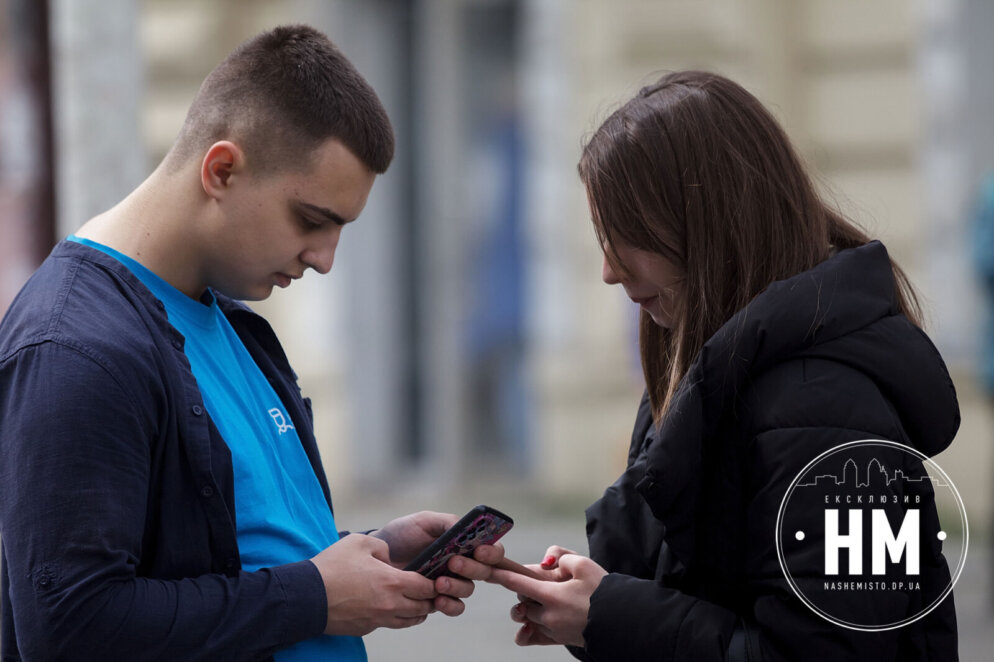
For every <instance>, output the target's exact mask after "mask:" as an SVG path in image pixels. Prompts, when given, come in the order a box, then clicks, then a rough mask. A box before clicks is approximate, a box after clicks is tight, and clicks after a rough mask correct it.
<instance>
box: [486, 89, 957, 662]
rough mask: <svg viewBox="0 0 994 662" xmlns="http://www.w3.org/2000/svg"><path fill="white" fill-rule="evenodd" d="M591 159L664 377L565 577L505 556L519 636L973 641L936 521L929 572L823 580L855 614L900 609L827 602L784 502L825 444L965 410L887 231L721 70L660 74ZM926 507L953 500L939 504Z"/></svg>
mask: <svg viewBox="0 0 994 662" xmlns="http://www.w3.org/2000/svg"><path fill="white" fill-rule="evenodd" d="M579 171H580V177H581V179H582V180H583V183H584V185H585V187H586V190H587V196H588V200H589V203H590V209H591V215H592V218H593V223H594V228H595V230H596V234H597V238H598V239H599V241H600V243H601V247H602V249H603V251H604V265H603V279H604V281H605V282H606V283H608V284H610V285H621V286H622V287H623V288H624V289H625V292H626V294H628V296H629V297H630V298H631V299H632V300H633V301H635V302H636V303H638V304H639V305H640V306H641V311H642V312H641V322H640V338H639V345H640V350H641V355H642V366H643V371H644V375H645V383H646V394H645V396H644V398H643V400H642V403H641V405H640V407H639V411H638V415H637V417H636V421H635V430H634V434H633V436H632V443H631V448H630V452H629V457H628V467H627V469H626V471H625V472H624V474H623V475H622V476H621V477H620V478H619V479H618V481H617V482H616V483H615V484H614V485H612V486H611V487H609V488H608V489H607V491H606V492H605V494H604V496H603V498H601V499H600V500H599V501H598V502H596V503H595V504H594V505H592V506H591V507H590V508H589V509H588V510H587V532H588V537H589V543H590V558H586V557H583V556H579V555H577V554H574V553H572V552H569V551H568V550H565V549H562V548H560V547H552V548H550V550H549V553H548V556H547V557H546V559H545V561H544V562H543V563H542V566H541V567H542V568H543V569H544V570H543V572H545V573H546V575H547V577H548V579H550V580H554V581H546V582H543V581H538V580H532V579H528V578H525V577H522V576H520V575H515V574H512V573H509V572H506V571H500V570H497V571H495V572H494V580H495V581H497V582H499V583H501V584H502V585H504V586H506V587H507V588H509V589H511V590H512V591H515V592H517V593H518V594H519V599H520V601H521V602H520V604H518V605H516V606H515V607H514V608H513V609H512V613H511V615H512V618H513V619H514V620H515V621H517V622H519V623H521V624H522V627H521V629H520V630H519V632H518V634H517V642H518V643H519V644H521V645H529V644H551V643H561V644H567V645H569V646H571V650H572V652H573V653H574V654H575V655H576V656H577V657H579V658H581V659H587V660H597V661H604V660H694V661H697V662H700V661H705V662H706V661H709V660H714V661H719V660H720V661H725V660H777V661H779V660H822V659H824V660H842V659H846V660H850V659H857V660H863V659H866V660H874V661H875V662H882V661H883V660H943V661H946V660H955V659H956V657H957V652H956V647H957V641H956V622H955V621H956V619H955V611H954V606H953V601H952V598H951V595H950V596H948V597H947V598H946V599H944V600H935V601H934V604H932V605H931V609H930V610H929V611H928V613H927V614H926V615H924V616H922V617H921V618H917V615H920V614H921V613H923V612H924V611H925V608H926V607H929V606H930V604H929V600H931V597H934V596H937V595H939V594H941V593H942V589H943V587H946V586H949V585H950V573H949V570H948V567H947V564H946V562H945V559H944V558H943V557H942V552H941V546H939V545H938V544H935V543H934V536H933V543H928V542H926V543H923V544H922V546H921V549H920V551H921V553H922V561H921V570H920V571H919V572H918V573H917V574H916V575H915V577H916V578H917V579H918V580H919V582H920V585H919V590H918V592H917V593H916V592H914V591H890V590H887V591H883V590H881V591H877V592H874V591H859V592H853V591H844V592H839V593H838V594H832V595H829V596H827V597H826V598H825V600H826V601H827V602H826V603H825V604H829V605H830V606H831V608H832V609H834V610H835V611H836V613H837V614H838V613H839V612H840V611H841V613H843V614H845V615H846V616H851V619H852V620H851V622H852V623H855V624H857V625H858V624H859V623H864V622H865V623H877V624H880V623H894V624H896V625H895V626H894V627H879V628H876V631H861V629H860V628H859V627H858V626H857V627H844V626H841V625H839V624H837V623H836V622H833V621H832V620H831V619H829V618H825V617H824V615H823V614H819V613H816V612H815V610H813V609H811V608H809V606H808V605H807V604H805V603H804V602H803V601H802V600H801V599H800V597H799V594H798V593H796V592H795V590H792V585H791V584H789V582H788V579H787V577H786V575H785V573H784V571H783V569H782V568H781V564H780V561H779V560H778V548H777V544H776V542H775V541H776V537H777V516H778V509H779V508H780V506H781V502H782V501H783V499H784V495H785V494H786V493H787V491H788V488H789V487H790V485H791V483H792V481H793V479H794V478H795V476H797V475H798V472H800V471H801V470H802V469H803V468H804V467H805V465H807V464H808V463H809V462H810V461H812V460H813V459H815V458H816V457H817V456H819V454H822V453H823V452H825V451H827V450H829V449H832V448H835V447H838V446H839V445H841V444H844V443H846V442H852V441H858V440H864V439H883V440H891V441H893V442H897V443H899V444H902V445H904V446H910V447H913V448H915V449H917V450H918V451H920V452H921V453H923V454H924V455H932V454H934V453H937V452H939V451H941V450H942V449H944V448H945V447H946V446H948V445H949V443H950V442H951V441H952V438H953V435H954V433H955V432H956V429H957V427H958V425H959V410H958V405H957V402H956V395H955V392H954V390H953V387H952V382H951V381H950V379H949V375H948V373H947V371H946V368H945V366H944V364H943V362H942V359H941V358H940V356H939V354H938V352H937V351H936V350H935V348H934V346H933V345H932V344H931V342H930V341H929V340H928V338H927V337H926V336H925V335H924V333H923V332H922V331H921V329H920V326H921V314H920V310H919V307H918V304H917V301H916V299H915V295H914V293H913V291H912V289H911V286H910V284H909V283H908V280H907V279H906V278H905V276H904V274H903V272H902V271H901V270H900V269H899V268H898V266H897V265H896V264H894V263H893V261H891V259H890V258H889V257H888V255H887V252H886V250H885V249H884V247H883V246H882V245H881V244H880V243H879V242H876V241H871V240H870V238H869V237H867V236H866V235H865V234H864V233H863V232H862V231H860V230H859V229H858V228H856V227H855V226H854V225H853V224H852V223H850V222H849V221H847V220H846V219H845V218H843V217H842V216H841V215H840V214H839V213H838V212H837V211H836V210H834V209H832V208H831V207H829V206H828V205H826V204H825V203H824V202H823V201H822V200H821V199H820V198H819V196H818V194H817V193H816V191H815V189H814V187H813V185H812V182H811V180H810V179H809V177H808V175H807V174H806V173H805V170H804V167H803V166H802V164H801V162H800V160H799V159H798V157H797V155H796V154H795V152H794V150H793V148H792V147H791V145H790V143H789V141H788V139H787V137H786V135H785V134H784V132H783V130H782V129H781V128H780V127H779V125H778V124H777V122H776V121H775V120H774V118H773V117H772V116H771V115H770V113H769V112H768V111H767V110H766V109H765V108H763V106H762V105H761V104H760V103H759V101H757V100H756V99H755V98H754V97H753V96H752V95H750V94H749V93H748V92H746V91H745V90H744V89H743V88H742V87H740V86H739V85H737V84H735V83H733V82H732V81H729V80H727V79H725V78H723V77H721V76H718V75H715V74H711V73H702V72H693V71H689V72H681V73H674V74H669V75H666V76H664V77H663V78H661V79H660V80H659V81H658V82H657V83H656V84H654V85H651V86H649V87H646V88H644V89H642V90H641V91H640V92H639V93H638V94H637V95H636V96H635V97H634V98H633V99H631V100H630V101H628V102H627V103H626V104H625V105H624V106H622V107H621V108H620V109H619V110H617V111H616V112H615V113H614V114H612V115H611V116H610V117H609V118H608V119H607V121H606V122H604V124H603V125H602V126H601V127H600V128H599V129H598V130H597V132H596V133H595V134H594V135H593V137H592V138H591V139H590V141H589V143H588V144H587V145H586V147H585V148H584V151H583V155H582V158H581V159H580V164H579ZM904 470H905V471H907V472H912V473H913V472H916V471H917V472H919V474H920V472H921V465H920V461H919V460H913V461H911V462H910V463H909V464H908V465H907V466H905V469H904ZM893 475H896V474H893ZM839 489H843V487H840V488H839ZM899 489H900V486H893V487H888V488H887V490H899ZM929 489H930V488H929ZM887 490H882V491H887ZM904 510H907V509H906V508H904ZM823 511H824V508H822V509H820V510H819V509H817V508H812V509H811V510H810V517H809V518H808V520H807V521H802V522H801V523H800V524H798V527H797V531H798V533H797V540H798V541H800V540H802V538H803V535H802V531H804V530H807V531H811V532H813V531H817V530H819V529H821V528H822V527H827V524H825V521H823V517H824V515H823ZM922 513H923V514H922V520H921V521H922V522H937V519H936V516H935V507H934V503H933V504H932V505H930V506H925V507H923V508H922ZM888 516H890V515H888ZM805 517H807V515H802V520H804V518H805ZM868 517H869V516H868ZM916 517H917V515H916ZM802 524H803V526H802ZM922 526H923V527H925V524H923V525H922ZM792 531H793V529H792ZM850 533H851V532H850ZM826 535H827V534H826ZM940 539H941V538H940ZM811 540H813V538H809V542H810V541H811ZM867 542H868V543H869V541H867ZM799 544H800V543H799ZM825 558H827V555H819V554H810V555H809V556H808V557H803V555H802V557H801V561H800V565H799V566H795V567H794V570H795V577H794V579H795V581H796V583H801V582H808V584H806V585H807V586H808V587H809V588H811V589H812V590H814V589H817V590H821V587H820V585H818V580H819V577H818V575H819V574H824V573H825V569H824V568H823V567H822V561H823V560H824V559H825ZM850 563H852V561H851V560H850ZM849 570H850V571H851V572H855V569H854V567H852V566H850V568H849ZM798 575H802V577H800V578H798ZM853 585H854V586H855V585H856V584H855V583H854V584H853ZM839 586H840V587H841V586H842V584H841V583H840V584H839ZM845 586H846V588H847V589H848V588H849V585H848V584H846V585H845ZM860 586H862V584H860ZM832 587H833V589H834V588H835V584H832ZM827 588H828V583H826V590H827ZM887 588H888V589H889V588H890V586H889V585H888V586H887ZM923 596H924V597H923ZM923 601H924V604H923ZM914 618H917V620H914V621H913V622H906V621H911V620H913V619H914ZM863 629H869V630H872V629H874V628H872V627H871V628H863Z"/></svg>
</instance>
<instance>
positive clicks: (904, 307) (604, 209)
mask: <svg viewBox="0 0 994 662" xmlns="http://www.w3.org/2000/svg"><path fill="white" fill-rule="evenodd" d="M579 171H580V178H581V179H582V180H583V183H584V185H585V187H586V189H587V197H588V200H589V203H590V209H591V216H592V218H593V223H594V228H595V230H596V232H597V237H598V239H599V240H600V242H601V245H602V247H603V248H604V250H605V254H606V256H607V259H608V260H609V261H610V262H611V264H612V267H613V268H615V269H616V270H619V271H620V272H622V273H624V265H623V264H621V263H620V261H619V260H618V257H617V254H616V253H615V251H614V250H613V249H612V246H616V245H622V244H625V245H628V246H633V247H636V248H639V249H642V250H647V251H652V252H655V253H659V254H662V255H663V256H665V257H667V258H668V259H669V260H671V261H672V262H674V263H675V264H676V265H677V266H678V267H680V268H681V269H682V270H683V272H684V273H685V280H684V282H683V284H682V286H683V291H682V296H680V297H679V302H680V303H679V305H680V309H679V310H677V311H675V315H674V320H675V322H674V325H673V327H672V328H669V329H666V328H662V327H659V326H657V325H656V324H655V323H654V322H653V321H652V318H650V317H649V315H648V314H647V313H645V312H642V314H641V319H640V322H639V324H640V329H639V347H640V351H641V355H642V369H643V372H644V374H645V382H646V387H647V389H648V392H649V399H650V402H651V405H652V413H653V418H654V419H655V421H656V423H657V424H658V423H659V421H660V419H661V418H662V416H663V414H664V413H665V411H666V408H667V406H668V404H669V401H670V399H671V398H672V396H673V393H674V391H675V389H676V387H677V384H678V383H679V381H680V379H681V378H682V377H683V375H684V374H685V373H686V371H687V369H688V368H689V367H690V365H691V363H692V362H693V360H694V358H695V357H696V356H697V354H698V353H699V352H700V350H701V347H703V345H704V343H705V342H706V341H707V340H708V338H710V337H711V336H712V335H714V333H715V332H717V331H718V329H719V328H720V327H721V326H722V325H723V324H725V322H727V321H728V320H729V319H730V318H731V317H732V315H734V314H735V313H736V312H737V311H738V310H740V309H741V308H743V307H744V306H745V305H746V304H748V303H749V302H750V301H751V300H752V299H753V298H754V297H755V296H756V295H757V294H759V293H760V292H762V291H763V289H765V288H766V287H767V286H768V285H769V284H770V283H772V282H774V281H776V280H782V279H784V278H789V277H790V276H793V275H795V274H798V273H801V272H802V271H806V270H808V269H810V268H812V267H814V266H815V265H816V264H818V263H819V262H821V261H823V260H825V259H827V258H828V257H829V255H830V254H831V251H832V249H833V248H834V249H837V250H843V249H846V248H854V247H857V246H861V245H863V244H865V243H867V242H868V241H870V238H869V237H868V236H867V235H866V234H865V233H864V232H863V231H862V230H861V229H860V228H858V227H857V226H856V225H855V224H853V223H852V222H851V221H849V220H847V219H846V218H845V217H843V216H842V215H841V214H840V213H839V212H838V211H836V210H834V209H832V208H830V207H829V206H828V205H827V204H825V202H824V201H823V200H822V199H821V198H820V197H819V195H818V193H817V192H816V191H815V188H814V186H813V184H812V182H811V179H810V178H809V176H808V175H807V173H806V171H805V169H804V166H803V165H802V163H801V161H800V159H799V158H798V156H797V154H796V153H795V151H794V149H793V147H792V146H791V144H790V141H789V140H788V138H787V135H786V134H785V133H784V131H783V129H781V127H780V125H779V124H778V123H777V121H776V119H774V117H773V116H772V115H771V114H770V113H769V111H767V110H766V108H764V107H763V105H762V104H761V103H760V102H759V101H758V100H757V99H756V98H755V97H754V96H752V95H751V94H750V93H749V92H747V91H746V90H745V89H744V88H742V87H741V86H740V85H738V84H736V83H734V82H732V81H730V80H728V79H727V78H724V77H722V76H719V75H717V74H713V73H707V72H700V71H684V72H676V73H672V74H668V75H665V76H663V77H662V78H661V79H660V80H659V81H657V82H656V83H655V84H654V85H651V86H648V87H645V88H643V89H642V90H641V91H640V92H639V93H638V94H637V95H636V96H635V97H634V98H633V99H631V100H630V101H628V102H627V103H626V104H625V105H624V106H622V107H621V108H619V109H618V110H616V111H615V112H614V113H613V114H612V115H611V116H610V117H608V119H607V120H606V121H605V122H604V123H603V124H602V125H601V127H600V128H599V129H598V130H597V131H596V132H595V133H594V134H593V136H592V137H591V138H590V140H589V142H588V143H587V144H586V145H585V147H584V149H583V155H582V156H581V158H580V163H579ZM891 264H892V267H893V269H894V275H895V279H896V282H897V284H898V292H897V297H898V306H899V309H900V310H901V312H903V313H904V314H905V315H906V316H907V317H908V318H909V319H910V320H911V321H912V322H914V323H915V324H918V325H921V309H920V306H919V304H918V300H917V298H916V296H915V293H914V291H913V289H912V287H911V284H910V282H909V281H908V279H907V277H906V276H905V274H904V272H903V271H901V269H900V268H899V267H898V266H897V265H896V264H895V263H893V262H892V263H891Z"/></svg>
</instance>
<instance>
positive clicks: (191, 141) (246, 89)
mask: <svg viewBox="0 0 994 662" xmlns="http://www.w3.org/2000/svg"><path fill="white" fill-rule="evenodd" d="M330 138H336V139H338V140H340V141H341V142H342V144H343V145H345V146H346V147H347V148H348V149H349V150H350V151H351V152H352V153H353V154H355V156H356V157H358V158H359V160H360V161H362V162H363V163H364V164H365V165H366V166H367V167H368V168H369V169H370V170H372V171H373V172H375V173H378V174H380V173H383V172H384V171H386V169H387V166H389V165H390V161H391V159H392V158H393V149H394V137H393V128H392V127H391V126H390V119H389V118H388V117H387V114H386V111H385V110H384V109H383V105H382V104H381V103H380V100H379V98H378V97H377V96H376V93H375V92H374V91H373V88H372V87H370V85H369V83H367V82H366V80H365V79H364V78H363V77H362V76H361V75H360V74H359V72H358V71H356V69H355V67H354V66H352V63H351V62H349V61H348V60H347V59H346V58H345V56H344V55H342V53H341V51H339V50H338V48H337V47H335V45H334V44H332V43H331V41H330V40H329V39H328V37H327V36H325V35H324V34H323V33H321V32H319V31H318V30H315V29H314V28H312V27H310V26H306V25H285V26H280V27H277V28H274V29H272V30H269V31H268V32H263V33H262V34H259V35H257V36H255V37H253V38H252V39H250V40H248V41H246V42H245V43H243V44H242V45H241V46H239V47H238V48H236V49H235V50H234V51H232V52H231V53H230V54H229V55H228V56H227V57H226V58H225V59H224V60H223V61H222V62H221V63H220V64H218V65H217V67H215V68H214V70H213V71H212V72H211V73H210V74H209V75H208V76H207V78H206V79H205V80H204V82H203V84H202V85H201V86H200V91H199V92H198V93H197V96H196V98H195V99H194V100H193V104H192V105H191V106H190V110H189V111H188V113H187V116H186V121H185V122H184V123H183V128H182V129H181V130H180V134H179V137H178V138H177V139H176V143H175V145H174V146H173V149H172V151H171V152H170V154H169V156H168V157H167V163H170V164H172V165H174V166H175V167H178V166H179V165H181V164H184V163H186V162H187V160H189V159H190V158H193V157H194V156H197V155H200V154H201V153H202V152H203V151H204V150H206V149H207V148H208V147H210V146H211V145H212V144H213V143H215V142H217V141H219V140H231V141H233V142H235V143H237V144H238V145H240V146H241V147H242V149H243V150H244V151H245V154H246V159H247V161H248V164H249V167H250V168H251V169H252V171H253V172H256V173H269V172H275V171H279V170H283V169H286V168H290V167H293V166H292V164H295V163H298V162H302V163H303V164H304V165H306V164H308V163H309V158H310V156H311V155H312V153H313V151H314V150H315V149H316V148H317V147H318V146H319V145H320V144H321V143H323V142H324V141H326V140H328V139H330Z"/></svg>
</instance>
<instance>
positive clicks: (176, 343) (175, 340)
mask: <svg viewBox="0 0 994 662" xmlns="http://www.w3.org/2000/svg"><path fill="white" fill-rule="evenodd" d="M173 347H175V348H176V349H183V341H182V340H180V339H179V338H173Z"/></svg>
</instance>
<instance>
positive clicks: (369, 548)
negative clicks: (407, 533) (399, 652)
mask: <svg viewBox="0 0 994 662" xmlns="http://www.w3.org/2000/svg"><path fill="white" fill-rule="evenodd" d="M389 560H390V555H389V550H388V548H387V544H386V543H385V542H383V541H382V540H377V539H376V538H373V537H372V536H364V535H361V534H358V533H354V534H352V535H348V536H345V537H344V538H342V539H341V540H339V541H338V542H336V543H335V544H334V545H332V546H331V547H328V548H327V549H325V550H324V551H322V552H321V553H320V554H318V555H317V556H315V557H314V558H312V559H311V562H312V563H313V564H314V565H315V566H316V567H317V569H318V572H320V573H321V578H322V580H324V588H325V592H326V593H327V596H328V623H327V627H326V628H325V631H324V632H325V634H346V635H354V636H362V635H364V634H368V633H369V632H372V631H373V630H375V629H376V628H379V627H388V628H406V627H410V626H412V625H418V624H419V623H423V622H424V620H425V619H426V618H427V617H428V614H429V613H431V612H432V611H433V610H434V603H433V600H434V599H435V598H436V597H437V596H438V593H437V591H436V590H435V583H434V582H433V581H431V580H430V579H426V578H425V577H422V576H421V575H419V574H417V573H416V572H403V571H401V570H398V569H397V568H395V567H393V566H391V565H390V564H389Z"/></svg>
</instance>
